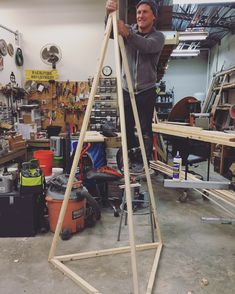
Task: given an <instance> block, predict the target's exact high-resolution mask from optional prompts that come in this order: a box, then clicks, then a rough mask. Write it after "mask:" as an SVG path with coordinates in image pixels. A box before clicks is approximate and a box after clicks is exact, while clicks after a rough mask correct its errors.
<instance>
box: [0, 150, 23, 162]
mask: <svg viewBox="0 0 235 294" xmlns="http://www.w3.org/2000/svg"><path fill="white" fill-rule="evenodd" d="M19 158H20V159H21V158H22V161H27V148H26V147H23V148H19V149H16V150H13V151H9V152H8V153H6V154H4V155H2V156H1V157H0V165H3V164H4V163H6V162H9V161H12V160H14V159H19Z"/></svg>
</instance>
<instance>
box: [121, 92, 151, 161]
mask: <svg viewBox="0 0 235 294" xmlns="http://www.w3.org/2000/svg"><path fill="white" fill-rule="evenodd" d="M123 98H124V108H125V122H126V133H127V146H128V150H129V149H131V148H134V147H138V146H139V141H138V139H137V138H136V136H135V120H134V115H133V111H132V106H131V101H130V95H129V93H128V92H126V91H125V90H123ZM155 99H156V88H151V89H149V90H146V91H144V92H142V93H139V94H136V95H135V100H136V105H137V109H138V114H139V120H140V126H141V131H142V135H143V140H144V146H145V151H146V155H147V159H148V160H151V159H152V150H153V132H152V118H153V111H154V105H155Z"/></svg>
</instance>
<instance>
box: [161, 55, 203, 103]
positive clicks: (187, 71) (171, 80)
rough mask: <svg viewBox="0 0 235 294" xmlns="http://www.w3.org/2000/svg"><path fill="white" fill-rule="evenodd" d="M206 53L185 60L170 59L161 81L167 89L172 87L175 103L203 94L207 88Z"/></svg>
mask: <svg viewBox="0 0 235 294" xmlns="http://www.w3.org/2000/svg"><path fill="white" fill-rule="evenodd" d="M207 64H208V62H207V52H202V53H201V54H200V56H198V57H193V58H187V59H182V58H180V59H172V60H171V61H170V62H169V67H168V69H167V71H166V74H165V76H164V77H163V80H164V81H166V86H167V89H172V88H173V87H174V93H175V102H177V101H179V100H180V99H182V98H184V97H186V96H193V95H194V94H195V93H205V92H206V87H207Z"/></svg>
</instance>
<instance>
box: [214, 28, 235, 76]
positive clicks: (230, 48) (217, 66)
mask: <svg viewBox="0 0 235 294" xmlns="http://www.w3.org/2000/svg"><path fill="white" fill-rule="evenodd" d="M234 66H235V34H234V35H232V34H229V35H227V36H226V37H224V38H223V39H222V41H221V44H220V45H216V46H215V47H214V48H213V49H212V50H211V58H210V78H212V77H213V74H215V73H216V72H219V71H221V69H222V68H223V70H226V69H228V68H231V67H234Z"/></svg>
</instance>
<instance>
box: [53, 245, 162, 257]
mask: <svg viewBox="0 0 235 294" xmlns="http://www.w3.org/2000/svg"><path fill="white" fill-rule="evenodd" d="M159 244H160V243H159V242H154V243H145V244H138V245H136V250H137V251H142V250H151V249H154V248H157V247H158V245H159ZM130 251H131V247H130V246H125V247H119V248H111V249H103V250H95V251H89V252H80V253H75V254H68V255H61V256H55V257H54V258H55V259H58V260H60V261H72V260H79V259H86V258H92V257H102V256H108V255H114V254H123V253H128V252H130Z"/></svg>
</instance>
